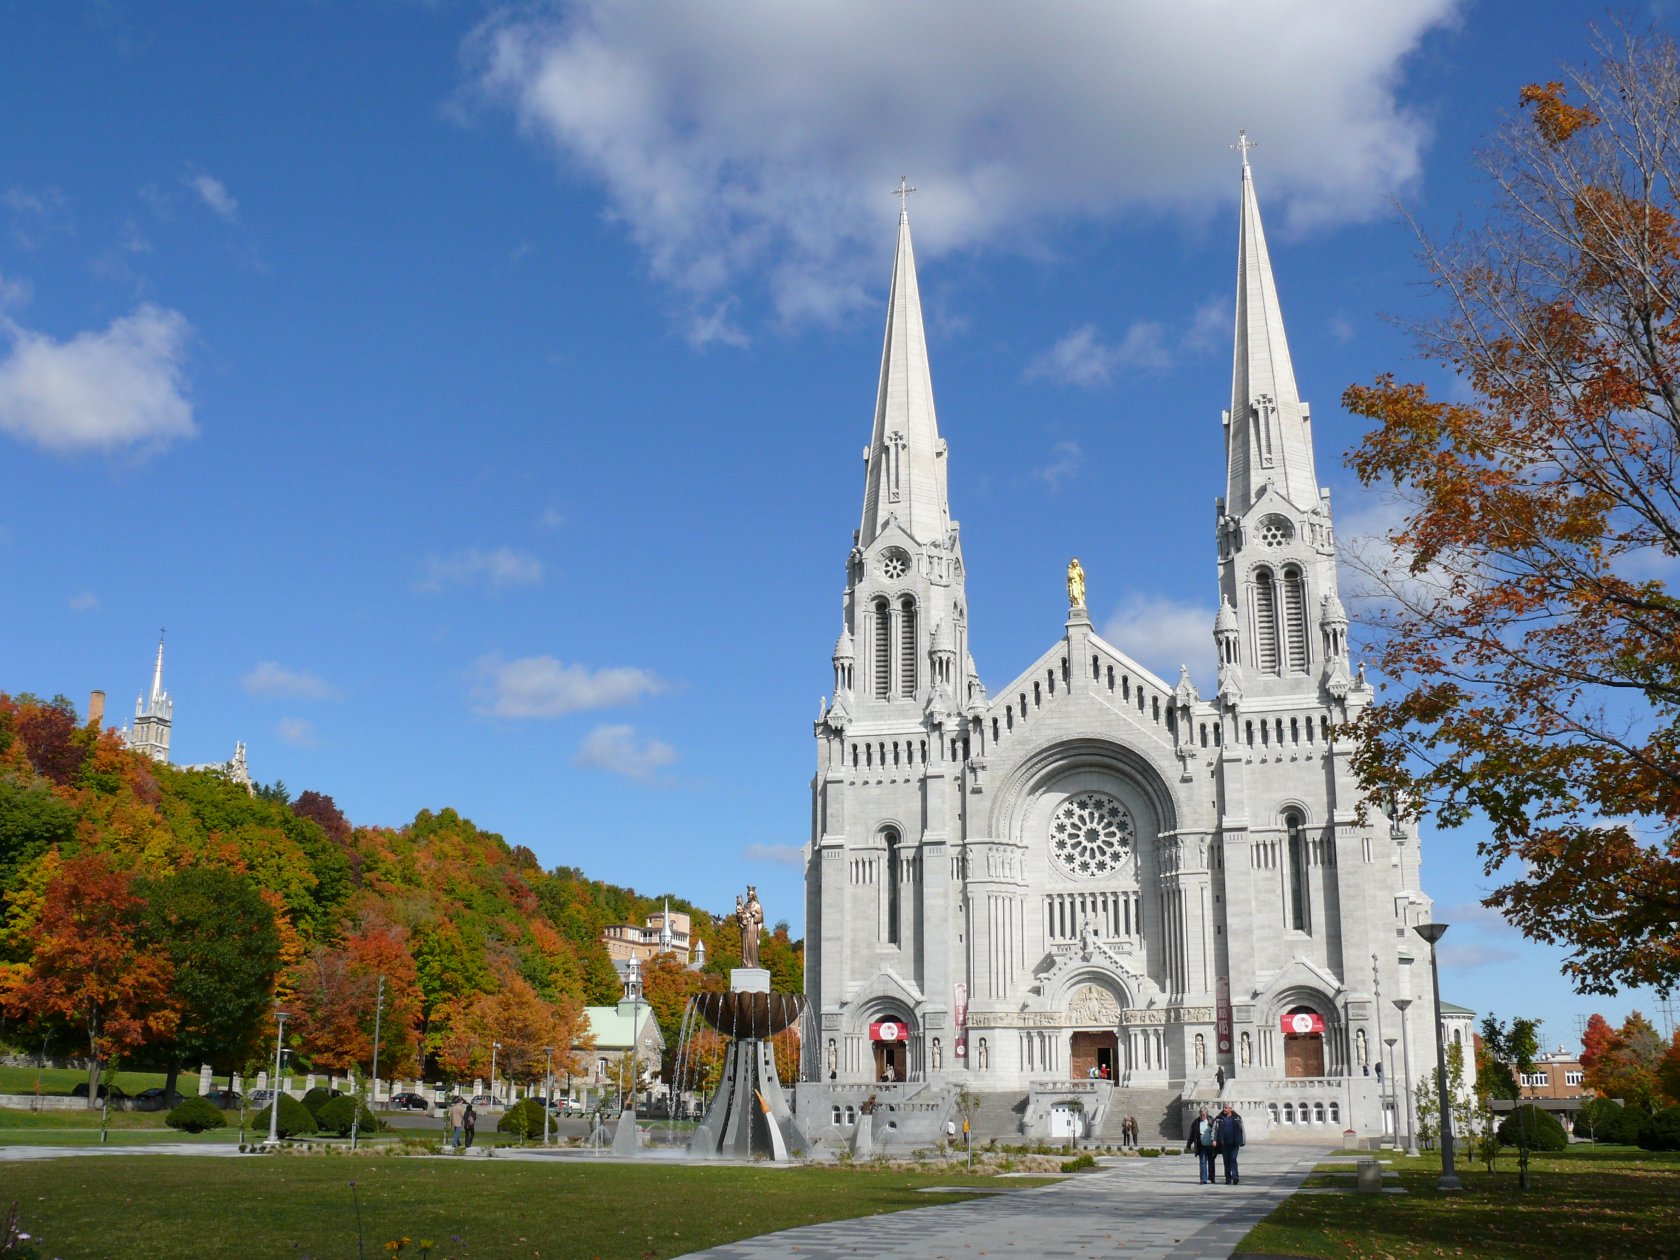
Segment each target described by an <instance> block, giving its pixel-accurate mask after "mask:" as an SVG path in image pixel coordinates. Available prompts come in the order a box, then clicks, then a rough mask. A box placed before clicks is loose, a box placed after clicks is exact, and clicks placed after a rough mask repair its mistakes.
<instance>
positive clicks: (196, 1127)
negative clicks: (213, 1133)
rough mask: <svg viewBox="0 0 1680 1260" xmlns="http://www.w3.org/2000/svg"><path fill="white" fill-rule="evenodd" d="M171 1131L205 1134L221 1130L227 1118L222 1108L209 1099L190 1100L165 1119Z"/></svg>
mask: <svg viewBox="0 0 1680 1260" xmlns="http://www.w3.org/2000/svg"><path fill="white" fill-rule="evenodd" d="M163 1122H164V1123H165V1124H167V1125H168V1126H169V1127H170V1128H171V1129H180V1130H182V1131H183V1132H186V1133H203V1132H204V1130H206V1129H220V1128H221V1127H222V1126H224V1125H225V1124H227V1117H226V1116H224V1115H223V1114H222V1110H221V1108H220V1107H218V1106H216V1104H215V1103H213V1102H211V1101H210V1100H209V1099H208V1098H189V1099H187V1100H186V1101H185V1102H183V1103H181V1104H180V1105H179V1106H178V1107H176V1108H175V1110H174V1111H171V1112H170V1113H169V1114H168V1115H167V1116H165V1117H164V1118H163Z"/></svg>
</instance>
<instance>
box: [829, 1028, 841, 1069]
mask: <svg viewBox="0 0 1680 1260" xmlns="http://www.w3.org/2000/svg"><path fill="white" fill-rule="evenodd" d="M839 1067H840V1055H839V1053H838V1051H836V1049H835V1047H834V1038H833V1037H830V1038H829V1039H828V1074H829V1075H830V1076H833V1075H834V1073H835V1072H836V1071H837V1070H838V1069H839Z"/></svg>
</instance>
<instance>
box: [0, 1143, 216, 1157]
mask: <svg viewBox="0 0 1680 1260" xmlns="http://www.w3.org/2000/svg"><path fill="white" fill-rule="evenodd" d="M239 1153H240V1151H239V1146H238V1145H237V1144H236V1143H234V1142H148V1143H146V1144H145V1145H143V1146H142V1145H129V1146H124V1145H122V1144H121V1143H118V1142H112V1143H110V1144H109V1145H106V1146H100V1145H99V1144H98V1143H97V1142H95V1143H93V1144H91V1145H89V1146H26V1145H18V1146H0V1162H9V1161H17V1162H22V1161H25V1160H35V1159H76V1158H78V1157H80V1156H83V1155H234V1156H237V1155H238V1154H239Z"/></svg>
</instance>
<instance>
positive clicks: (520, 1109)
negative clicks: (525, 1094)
mask: <svg viewBox="0 0 1680 1260" xmlns="http://www.w3.org/2000/svg"><path fill="white" fill-rule="evenodd" d="M496 1129H497V1130H498V1131H499V1132H501V1133H511V1134H513V1135H514V1136H515V1137H517V1138H519V1139H520V1140H521V1141H527V1142H528V1141H530V1140H531V1139H532V1138H536V1137H541V1136H542V1131H543V1105H542V1099H540V1098H526V1099H524V1100H522V1101H520V1102H516V1103H514V1104H513V1106H511V1107H509V1108H508V1109H507V1110H506V1111H504V1112H502V1118H501V1119H500V1120H498V1121H496Z"/></svg>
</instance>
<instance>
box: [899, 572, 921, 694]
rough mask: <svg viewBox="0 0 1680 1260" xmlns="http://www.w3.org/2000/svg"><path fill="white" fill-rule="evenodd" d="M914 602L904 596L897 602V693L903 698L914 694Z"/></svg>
mask: <svg viewBox="0 0 1680 1260" xmlns="http://www.w3.org/2000/svg"><path fill="white" fill-rule="evenodd" d="M916 655H917V654H916V601H915V600H914V599H912V598H911V597H910V596H908V595H906V596H905V597H904V598H903V599H901V600H899V601H898V674H899V677H898V691H899V695H901V696H904V697H905V698H907V699H908V698H911V697H914V696H915V694H916Z"/></svg>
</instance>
